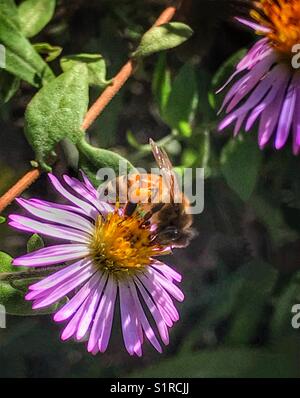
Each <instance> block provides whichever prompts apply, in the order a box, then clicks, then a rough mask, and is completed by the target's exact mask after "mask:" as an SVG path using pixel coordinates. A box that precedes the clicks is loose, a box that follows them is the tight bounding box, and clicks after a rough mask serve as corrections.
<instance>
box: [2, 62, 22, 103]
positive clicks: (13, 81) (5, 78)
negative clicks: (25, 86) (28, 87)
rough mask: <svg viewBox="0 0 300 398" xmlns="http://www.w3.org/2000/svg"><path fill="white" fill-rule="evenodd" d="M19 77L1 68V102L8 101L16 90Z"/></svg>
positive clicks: (18, 84)
mask: <svg viewBox="0 0 300 398" xmlns="http://www.w3.org/2000/svg"><path fill="white" fill-rule="evenodd" d="M19 87H20V79H19V78H18V77H15V76H14V75H12V74H10V73H8V72H6V71H5V70H2V71H1V72H0V98H1V102H3V103H6V102H8V101H9V100H10V99H11V98H12V97H13V96H14V95H15V94H16V92H17V91H18V89H19Z"/></svg>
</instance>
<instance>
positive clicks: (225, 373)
mask: <svg viewBox="0 0 300 398" xmlns="http://www.w3.org/2000/svg"><path fill="white" fill-rule="evenodd" d="M298 356H299V350H298V349H295V347H293V349H290V350H289V351H288V352H287V350H285V351H284V350H282V349H280V347H275V348H273V349H270V348H248V347H247V348H232V347H220V348H216V349H210V350H208V349H202V350H201V351H200V352H188V353H178V354H176V355H174V356H173V357H171V358H167V359H162V360H160V361H159V363H155V364H152V365H150V366H148V368H146V369H141V370H137V371H136V372H134V373H131V374H129V375H128V376H129V377H131V378H143V377H147V378H155V377H159V378H170V377H179V378H182V377H183V378H191V377H200V378H261V377H266V378H284V377H287V378H289V377H295V378H298V377H299V363H298Z"/></svg>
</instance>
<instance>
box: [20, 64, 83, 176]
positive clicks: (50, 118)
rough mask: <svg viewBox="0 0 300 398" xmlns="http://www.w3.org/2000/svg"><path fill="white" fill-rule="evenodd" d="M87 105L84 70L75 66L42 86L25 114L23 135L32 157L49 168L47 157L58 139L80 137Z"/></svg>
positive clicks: (42, 165) (77, 138)
mask: <svg viewBox="0 0 300 398" xmlns="http://www.w3.org/2000/svg"><path fill="white" fill-rule="evenodd" d="M87 106H88V71H87V68H86V66H85V65H84V64H80V65H76V66H75V67H74V68H72V69H70V70H69V71H68V72H65V73H63V74H62V75H60V76H58V77H57V78H56V79H55V80H53V81H52V82H51V83H49V84H47V85H46V86H45V87H43V88H42V89H41V90H40V91H39V92H38V93H37V94H36V95H35V96H34V97H33V99H32V100H31V102H30V103H29V105H28V107H27V110H26V113H25V133H26V137H27V139H28V141H29V143H30V145H31V146H32V148H33V149H34V151H35V153H36V160H37V161H38V162H39V164H40V165H41V167H43V168H44V169H45V170H51V168H50V167H49V166H48V164H47V163H46V162H47V157H48V156H49V155H50V154H51V152H52V151H54V149H55V145H56V144H57V143H59V142H60V141H61V140H62V139H64V138H68V139H70V140H71V141H72V142H73V143H75V144H76V143H77V142H78V141H79V140H80V139H81V138H82V136H83V133H82V131H81V124H82V122H83V118H84V115H85V113H86V111H87Z"/></svg>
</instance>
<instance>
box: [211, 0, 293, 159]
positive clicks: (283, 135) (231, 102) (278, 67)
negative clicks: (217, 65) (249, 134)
mask: <svg viewBox="0 0 300 398" xmlns="http://www.w3.org/2000/svg"><path fill="white" fill-rule="evenodd" d="M255 5H256V9H255V10H252V11H251V17H252V20H245V19H242V18H237V19H238V21H240V22H241V23H243V24H245V25H247V26H248V27H251V28H252V29H254V30H255V31H256V33H257V34H259V35H263V36H265V37H264V38H262V39H260V40H259V41H258V42H257V43H256V44H255V45H254V46H253V47H252V48H251V50H250V51H249V52H248V53H247V55H246V56H245V57H244V58H243V59H242V60H241V62H240V63H239V64H238V65H237V67H236V71H235V73H234V74H233V75H232V76H231V78H230V79H229V81H228V82H227V83H226V84H225V86H227V84H228V83H229V82H231V81H232V80H233V79H235V78H236V76H240V77H239V80H237V81H236V82H235V83H234V84H233V85H232V87H231V88H230V90H229V92H228V93H227V95H226V97H225V99H224V103H223V106H222V108H221V111H222V110H223V109H225V108H226V113H227V116H226V117H225V119H224V120H223V121H222V122H221V123H220V125H219V129H220V130H223V129H225V128H226V127H227V126H229V125H231V124H232V123H235V128H234V134H235V135H236V134H238V132H239V131H240V130H241V128H242V126H244V128H245V130H246V131H249V130H250V129H251V128H252V126H253V125H254V123H255V122H256V121H258V120H259V126H258V143H259V146H260V148H261V149H262V148H264V147H265V145H266V144H267V143H268V142H269V141H270V140H271V139H273V140H274V146H275V148H276V149H281V148H282V147H283V146H284V145H285V144H286V142H287V140H288V138H289V136H291V135H292V140H293V152H294V154H295V155H298V154H299V151H300V111H299V107H300V71H299V69H297V68H295V67H293V66H294V64H293V59H295V58H293V57H295V48H296V47H295V46H296V45H299V43H300V1H299V0H282V1H276V0H261V1H259V2H255ZM298 51H299V48H298ZM299 66H300V65H299ZM225 86H224V87H225ZM224 87H223V88H224ZM223 88H221V90H223ZM221 90H220V91H221ZM221 111H220V112H221Z"/></svg>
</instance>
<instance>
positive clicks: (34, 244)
mask: <svg viewBox="0 0 300 398" xmlns="http://www.w3.org/2000/svg"><path fill="white" fill-rule="evenodd" d="M44 246H45V244H44V241H43V239H42V238H41V237H40V236H39V235H38V234H33V235H32V236H31V237H30V238H29V239H28V242H27V253H31V252H34V251H35V250H38V249H42V248H43V247H44Z"/></svg>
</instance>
